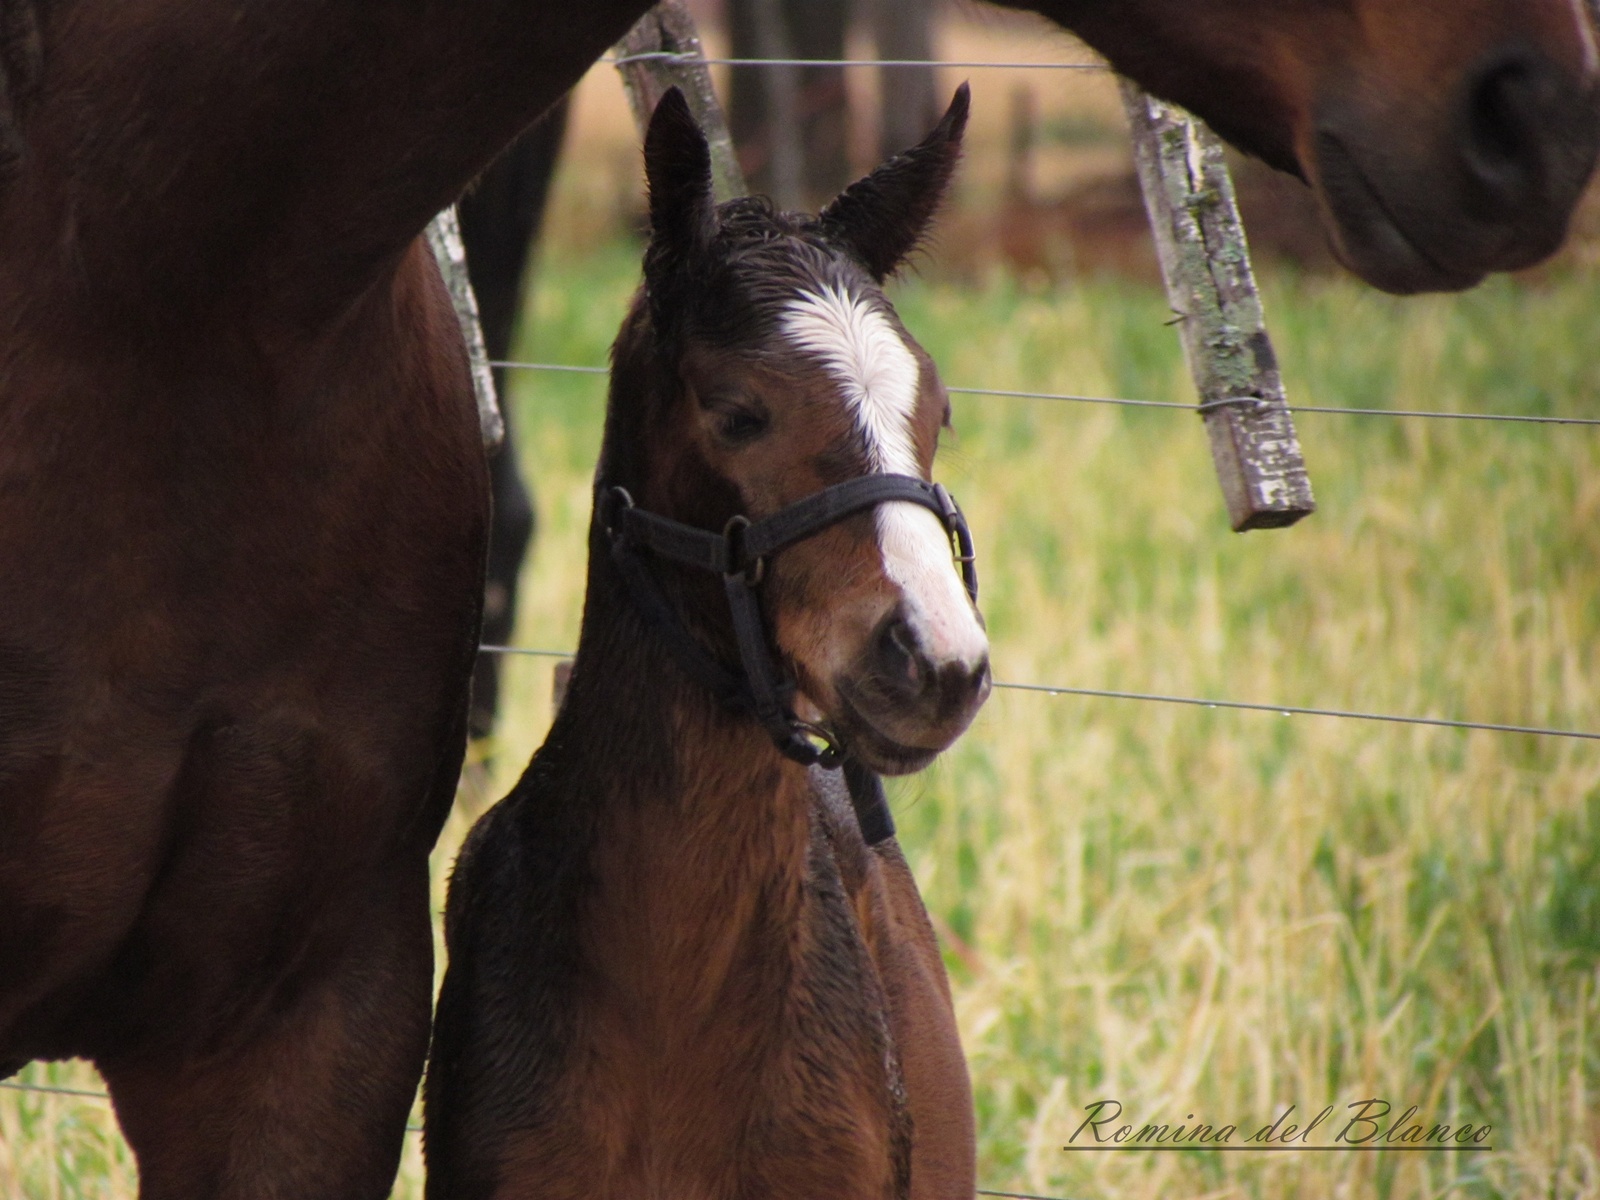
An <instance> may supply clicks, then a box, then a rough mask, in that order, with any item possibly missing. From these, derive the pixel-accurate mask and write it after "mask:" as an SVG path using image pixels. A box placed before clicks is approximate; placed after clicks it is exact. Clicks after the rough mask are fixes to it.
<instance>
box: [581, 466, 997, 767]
mask: <svg viewBox="0 0 1600 1200" xmlns="http://www.w3.org/2000/svg"><path fill="white" fill-rule="evenodd" d="M893 502H905V503H910V504H917V505H921V506H922V507H923V508H926V509H929V510H930V511H932V512H933V514H934V515H935V516H937V517H938V518H939V520H940V522H941V523H942V524H943V525H944V528H945V531H946V532H947V533H948V534H949V536H950V538H951V541H952V545H953V549H954V557H955V560H956V562H958V563H959V564H960V567H961V575H962V580H963V581H964V583H965V584H966V589H967V595H968V596H969V597H971V599H972V602H973V603H974V604H976V603H977V600H978V571H977V565H976V555H975V554H974V552H973V547H972V534H971V532H970V531H969V530H968V528H967V522H966V518H965V517H963V516H962V514H961V509H960V508H959V507H958V506H957V505H956V502H955V501H954V500H953V499H952V498H951V496H950V493H949V492H947V491H945V489H944V487H943V486H942V485H940V484H937V483H928V482H927V481H926V480H923V479H918V478H916V477H915V476H912V475H863V476H861V477H859V478H857V479H851V480H847V481H846V482H844V483H839V484H834V485H833V486H832V487H828V488H824V489H823V490H822V491H820V492H817V493H815V494H813V495H810V496H807V497H806V498H805V499H803V500H798V501H796V502H795V503H793V504H791V505H789V506H787V507H786V508H782V509H780V510H779V511H777V512H775V513H773V514H772V515H771V516H768V517H764V518H762V519H761V520H759V521H751V520H750V519H749V518H747V517H744V516H736V517H733V518H732V519H730V520H729V521H728V523H727V525H726V526H725V527H724V528H723V531H722V532H721V533H720V534H718V533H712V532H710V531H709V530H705V529H699V528H696V527H695V526H693V525H685V524H684V523H682V522H681V521H674V520H671V519H669V518H667V517H662V516H658V515H657V514H655V513H651V512H645V511H644V510H643V509H640V508H638V507H637V506H636V505H635V504H634V502H633V497H632V496H631V495H629V494H628V492H627V490H626V489H625V488H621V487H605V486H604V485H602V487H601V491H600V495H599V496H598V498H597V501H596V507H597V512H598V515H599V519H600V523H601V527H602V528H603V529H604V531H605V534H606V537H607V538H608V539H609V541H610V543H611V558H612V561H613V562H614V563H615V564H616V566H617V569H618V571H619V572H620V574H621V575H622V578H623V581H624V584H625V587H626V591H627V593H628V595H629V597H630V598H631V599H632V601H633V603H634V605H635V607H636V608H637V609H638V610H639V612H640V614H641V615H642V616H643V617H644V618H645V620H646V622H648V623H649V624H650V625H651V626H652V627H653V628H654V629H655V630H656V632H657V633H658V634H659V635H660V636H661V638H662V640H663V641H665V642H666V644H667V646H668V648H669V650H670V651H671V652H672V654H673V656H674V657H675V658H676V659H677V660H678V662H679V664H680V665H681V666H682V667H683V668H684V670H685V671H686V672H687V673H688V674H689V676H690V677H691V678H693V679H695V680H697V681H698V682H700V683H701V684H702V685H703V686H705V687H706V688H707V689H708V690H710V691H711V693H712V694H713V695H714V696H715V697H716V698H717V699H718V700H719V701H720V702H721V703H722V704H723V705H724V706H726V707H728V708H730V709H733V710H734V711H738V712H745V713H749V714H750V715H753V716H754V717H755V718H756V719H757V720H758V721H759V722H760V723H761V726H762V727H763V728H764V729H765V730H766V731H767V733H768V735H769V736H770V737H771V738H772V741H773V744H774V745H775V746H777V748H778V750H779V751H780V752H781V753H783V754H784V755H785V756H786V757H788V758H791V759H793V760H794V761H795V762H797V763H800V764H801V765H803V766H810V765H812V764H816V765H819V766H822V767H827V768H832V767H837V766H839V765H840V764H841V763H842V762H843V761H844V757H845V755H846V753H847V748H846V747H845V746H843V745H842V744H841V742H840V739H839V736H838V734H837V733H836V732H834V731H832V730H829V729H825V728H823V727H822V726H820V725H815V724H812V723H811V722H808V721H803V720H801V719H800V718H799V717H797V716H795V714H794V711H793V709H792V708H791V707H790V704H791V701H792V700H793V698H794V693H795V682H794V680H792V679H790V678H788V677H787V676H786V674H785V673H784V672H783V670H782V668H781V667H780V666H779V664H778V663H777V662H776V661H775V659H774V656H773V654H772V651H771V649H770V645H769V641H768V637H767V631H766V627H765V624H764V622H763V621H762V618H761V606H760V601H759V597H758V589H759V588H760V586H761V583H762V580H763V579H764V578H765V576H766V565H767V560H768V559H769V558H771V556H772V555H774V554H776V553H778V552H779V551H781V550H783V549H784V548H785V547H787V546H792V545H794V544H795V543H796V542H800V541H804V540H805V539H807V538H810V537H814V536H815V535H817V534H819V533H821V532H822V531H823V530H825V529H829V528H831V527H832V526H834V525H837V524H838V523H839V522H840V521H843V520H845V519H846V518H848V517H852V516H855V515H856V514H857V513H861V512H865V511H867V510H869V509H873V508H876V507H877V506H878V505H880V504H888V503H893ZM640 551H649V552H651V553H654V554H656V555H659V556H660V557H662V558H665V559H668V560H670V561H672V562H676V563H679V564H682V565H683V566H688V567H693V568H697V569H699V570H703V571H712V572H715V573H716V574H718V575H720V576H722V580H723V589H724V592H725V594H726V595H727V598H728V609H729V613H730V614H731V616H732V618H733V631H734V638H735V640H736V642H737V643H738V647H739V664H740V669H738V670H734V669H732V668H730V667H728V666H726V665H725V664H724V663H722V662H721V661H720V660H719V659H717V658H716V657H714V656H713V655H712V654H711V653H710V652H709V651H708V650H707V649H706V648H705V647H704V646H703V645H702V644H701V643H700V642H699V641H698V640H697V639H696V638H695V637H694V636H693V635H692V634H690V632H689V631H688V629H687V628H685V626H684V624H683V622H682V620H681V619H679V617H678V615H677V614H676V613H675V612H674V611H673V609H672V606H671V604H670V603H669V602H668V601H667V598H666V596H665V594H664V593H663V592H662V591H661V587H660V585H659V584H658V583H657V582H656V581H655V578H654V576H653V575H651V573H650V570H649V568H648V567H647V566H646V565H645V563H644V561H643V560H642V559H641V557H640V554H639V552H640Z"/></svg>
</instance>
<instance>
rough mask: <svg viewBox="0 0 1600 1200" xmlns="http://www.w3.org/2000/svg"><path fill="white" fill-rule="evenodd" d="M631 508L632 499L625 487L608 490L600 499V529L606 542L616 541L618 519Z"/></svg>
mask: <svg viewBox="0 0 1600 1200" xmlns="http://www.w3.org/2000/svg"><path fill="white" fill-rule="evenodd" d="M632 507H633V497H632V496H631V495H630V494H629V492H628V489H627V488H625V487H613V488H608V489H607V490H606V492H605V494H604V495H603V496H602V497H601V498H600V528H602V529H604V530H605V533H606V537H607V539H608V540H610V541H613V542H614V541H616V540H617V524H618V518H619V517H621V515H622V514H623V513H625V512H627V511H628V509H630V508H632Z"/></svg>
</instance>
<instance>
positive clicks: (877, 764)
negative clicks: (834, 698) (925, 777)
mask: <svg viewBox="0 0 1600 1200" xmlns="http://www.w3.org/2000/svg"><path fill="white" fill-rule="evenodd" d="M850 690H851V689H850V687H849V685H848V684H844V685H841V686H840V687H839V689H838V694H839V704H840V712H839V715H838V717H837V718H836V719H835V720H834V721H833V722H832V724H833V725H834V726H836V727H837V730H838V733H839V737H840V739H841V741H842V742H843V743H844V748H845V751H846V752H847V753H849V754H851V755H853V756H854V757H856V758H857V759H859V760H860V761H861V762H862V763H863V764H865V765H866V766H868V767H871V768H872V769H873V770H874V771H876V772H877V773H878V774H880V775H910V774H912V773H914V772H916V771H920V770H922V769H923V768H924V767H926V766H927V765H928V764H929V763H931V762H933V760H934V759H936V758H938V757H939V755H940V754H942V753H943V752H944V751H945V750H946V749H947V748H948V747H946V746H910V745H907V744H906V743H904V742H900V741H896V740H895V739H894V738H892V737H890V736H889V735H888V734H886V733H884V732H883V731H882V730H881V729H879V728H878V727H877V726H876V725H874V724H873V723H872V721H871V720H869V719H868V718H867V717H866V716H865V715H864V714H863V713H862V711H861V709H860V708H859V707H857V706H856V704H855V703H853V702H852V700H851V697H850Z"/></svg>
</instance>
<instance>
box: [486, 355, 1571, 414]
mask: <svg viewBox="0 0 1600 1200" xmlns="http://www.w3.org/2000/svg"><path fill="white" fill-rule="evenodd" d="M489 365H490V366H492V367H504V368H505V369H507V370H511V371H554V372H565V373H567V374H573V375H609V374H611V368H610V367H586V366H578V365H575V364H571V363H541V362H519V361H514V360H511V359H497V360H495V361H494V362H492V363H490V364H489ZM945 391H947V392H949V393H950V394H951V395H960V396H1000V397H1004V398H1007V399H1014V400H1054V401H1062V402H1068V403H1073V404H1117V405H1123V406H1125V407H1129V408H1169V409H1181V410H1182V411H1184V412H1192V413H1198V412H1199V411H1200V408H1199V406H1198V405H1194V404H1186V403H1184V402H1183V401H1181V400H1132V399H1125V398H1123V397H1119V396H1079V395H1074V394H1072V393H1070V392H1025V391H1013V390H1011V389H1009V388H985V387H952V386H946V387H945ZM1287 407H1288V410H1289V412H1291V413H1293V414H1295V415H1297V416H1298V415H1299V414H1300V413H1324V414H1327V415H1330V416H1340V417H1417V418H1422V419H1425V420H1434V421H1506V422H1510V423H1512V424H1519V425H1589V426H1600V417H1548V416H1533V415H1526V414H1522V413H1486V412H1445V411H1432V410H1428V409H1418V408H1345V407H1343V406H1341V405H1334V404H1291V405H1288V406H1287Z"/></svg>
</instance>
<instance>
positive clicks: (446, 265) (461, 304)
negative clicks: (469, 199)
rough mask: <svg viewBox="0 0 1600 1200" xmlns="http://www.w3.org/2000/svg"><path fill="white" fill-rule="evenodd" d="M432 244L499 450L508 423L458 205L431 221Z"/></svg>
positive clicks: (489, 438) (491, 444) (482, 412)
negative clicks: (480, 318) (497, 389)
mask: <svg viewBox="0 0 1600 1200" xmlns="http://www.w3.org/2000/svg"><path fill="white" fill-rule="evenodd" d="M428 246H429V248H430V249H431V250H432V251H433V257H434V259H435V260H436V261H437V262H438V264H439V271H440V273H441V274H442V275H443V276H444V282H445V285H446V286H447V287H449V289H450V300H451V302H452V303H453V304H454V305H455V309H456V320H458V321H460V322H461V336H462V337H463V338H465V339H466V343H467V359H468V361H469V362H470V363H471V364H472V390H473V393H474V394H475V395H476V396H477V399H478V427H479V429H480V431H481V432H482V435H483V448H484V449H485V450H498V449H499V448H500V443H501V442H502V441H504V440H505V436H506V423H505V421H504V420H503V419H502V418H501V416H500V405H499V403H498V401H497V400H496V397H495V393H494V372H493V371H492V370H490V369H489V351H488V350H487V349H486V348H485V347H484V343H483V326H482V325H480V324H479V323H478V298H477V297H476V296H475V295H473V293H472V280H470V279H469V278H467V249H466V247H465V246H464V245H462V243H461V225H460V224H459V222H457V220H456V210H455V205H451V206H450V207H449V208H447V209H445V210H444V211H443V212H442V213H440V214H439V215H438V216H437V217H435V218H434V219H433V221H432V222H431V223H430V224H429V225H428Z"/></svg>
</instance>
